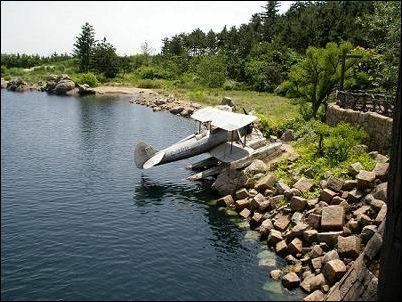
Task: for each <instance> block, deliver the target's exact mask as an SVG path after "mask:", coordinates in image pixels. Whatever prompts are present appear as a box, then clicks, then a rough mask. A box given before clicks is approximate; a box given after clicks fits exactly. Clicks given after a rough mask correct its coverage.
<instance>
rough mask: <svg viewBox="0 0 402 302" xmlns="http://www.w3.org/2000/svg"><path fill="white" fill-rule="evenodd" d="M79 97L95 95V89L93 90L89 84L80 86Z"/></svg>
mask: <svg viewBox="0 0 402 302" xmlns="http://www.w3.org/2000/svg"><path fill="white" fill-rule="evenodd" d="M78 94H79V95H82V96H83V95H93V94H95V89H93V88H91V87H90V86H89V85H88V84H83V85H78Z"/></svg>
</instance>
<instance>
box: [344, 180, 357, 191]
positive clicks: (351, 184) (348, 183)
mask: <svg viewBox="0 0 402 302" xmlns="http://www.w3.org/2000/svg"><path fill="white" fill-rule="evenodd" d="M356 186H357V180H356V179H348V180H345V181H344V182H343V186H342V190H345V191H350V190H353V189H354V188H356Z"/></svg>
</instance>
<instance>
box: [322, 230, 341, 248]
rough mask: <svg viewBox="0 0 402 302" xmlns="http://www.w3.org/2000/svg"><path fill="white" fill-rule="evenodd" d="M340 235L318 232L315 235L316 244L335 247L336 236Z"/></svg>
mask: <svg viewBox="0 0 402 302" xmlns="http://www.w3.org/2000/svg"><path fill="white" fill-rule="evenodd" d="M341 234H342V231H340V232H320V233H317V242H320V243H321V242H325V243H326V244H328V246H335V245H336V244H337V243H338V236H339V235H341Z"/></svg>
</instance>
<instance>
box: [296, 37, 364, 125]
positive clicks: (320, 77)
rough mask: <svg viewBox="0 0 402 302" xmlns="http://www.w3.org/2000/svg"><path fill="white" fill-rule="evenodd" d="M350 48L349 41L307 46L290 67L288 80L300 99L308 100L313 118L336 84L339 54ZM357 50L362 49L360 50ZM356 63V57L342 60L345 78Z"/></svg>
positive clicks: (351, 72)
mask: <svg viewBox="0 0 402 302" xmlns="http://www.w3.org/2000/svg"><path fill="white" fill-rule="evenodd" d="M351 50H352V44H351V43H350V42H342V43H341V44H340V45H339V46H338V45H337V44H336V43H333V42H331V43H328V44H327V47H326V48H316V47H311V46H310V47H309V48H307V50H306V57H305V58H304V59H303V60H302V61H301V62H300V63H298V64H297V65H296V66H294V67H293V68H292V70H291V72H290V74H289V82H290V83H291V84H292V85H293V87H294V88H295V90H296V92H297V95H298V96H299V97H300V98H301V100H302V101H303V102H307V103H311V116H312V117H313V118H316V117H317V112H318V109H319V108H320V106H321V105H324V106H325V107H326V105H327V99H328V96H329V95H330V93H331V92H333V90H334V89H335V87H337V85H338V84H339V80H340V68H341V66H340V63H341V55H342V53H343V52H346V53H348V52H350V51H351ZM358 51H359V52H362V49H359V50H358ZM358 62H359V59H358V58H353V59H347V60H346V64H345V79H347V78H351V77H352V76H353V75H354V72H353V71H354V70H353V68H352V67H354V66H355V65H356V63H358Z"/></svg>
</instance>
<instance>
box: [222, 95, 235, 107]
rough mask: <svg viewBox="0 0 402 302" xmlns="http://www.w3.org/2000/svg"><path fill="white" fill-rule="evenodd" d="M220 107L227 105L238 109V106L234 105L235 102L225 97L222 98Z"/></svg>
mask: <svg viewBox="0 0 402 302" xmlns="http://www.w3.org/2000/svg"><path fill="white" fill-rule="evenodd" d="M220 105H227V106H230V107H233V109H236V105H235V104H234V102H233V100H232V99H231V98H230V97H227V96H224V97H223V98H222V101H221V103H220Z"/></svg>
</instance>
